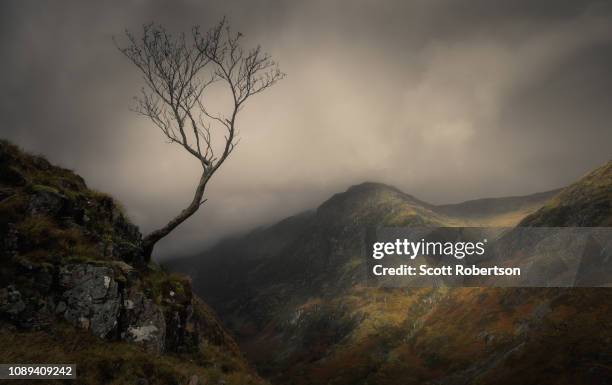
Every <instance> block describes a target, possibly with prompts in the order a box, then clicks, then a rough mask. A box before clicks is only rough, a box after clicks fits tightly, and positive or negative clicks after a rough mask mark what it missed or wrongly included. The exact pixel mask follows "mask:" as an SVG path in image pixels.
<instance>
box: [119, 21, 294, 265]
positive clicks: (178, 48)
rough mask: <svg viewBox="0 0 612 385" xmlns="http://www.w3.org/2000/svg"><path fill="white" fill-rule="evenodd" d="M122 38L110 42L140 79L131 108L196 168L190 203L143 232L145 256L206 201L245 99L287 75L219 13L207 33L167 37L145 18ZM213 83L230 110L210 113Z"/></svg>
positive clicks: (234, 134)
mask: <svg viewBox="0 0 612 385" xmlns="http://www.w3.org/2000/svg"><path fill="white" fill-rule="evenodd" d="M126 37H127V42H126V43H125V44H124V45H121V44H120V43H117V42H116V45H117V47H118V49H119V50H120V51H121V52H122V53H123V54H124V55H125V56H126V57H127V58H128V59H130V61H131V62H132V63H133V64H134V65H136V67H137V68H138V69H139V70H140V72H141V73H142V75H143V78H144V81H145V87H143V88H142V92H141V95H140V96H139V97H136V98H135V99H136V102H137V103H136V108H135V111H136V112H138V113H140V114H142V115H144V116H146V117H148V118H149V119H150V120H151V121H152V122H153V123H154V124H155V125H156V126H157V127H158V128H159V129H161V131H162V133H163V134H164V135H165V137H166V139H167V140H168V141H169V142H170V143H176V144H178V145H180V146H181V147H182V148H183V149H184V150H185V151H187V152H188V153H189V154H191V155H193V156H194V157H195V158H196V159H197V160H198V161H199V163H200V164H201V166H202V174H201V176H200V180H199V182H198V185H197V187H196V189H195V193H194V196H193V199H192V200H191V202H190V203H189V205H188V206H187V207H186V208H185V209H184V210H182V211H181V212H180V213H179V214H178V215H177V216H176V217H174V218H173V219H172V220H170V221H169V222H168V223H167V224H166V225H165V226H163V227H161V228H160V229H158V230H155V231H153V232H151V233H150V234H148V235H147V236H145V237H144V239H143V246H144V251H145V257H146V259H147V261H148V260H149V259H150V257H151V253H152V252H153V248H154V246H155V244H156V243H157V242H158V241H159V240H160V239H162V238H163V237H165V236H166V235H168V234H169V233H170V232H171V231H172V230H174V229H175V228H176V227H177V226H178V225H180V224H181V223H183V222H184V221H185V220H186V219H187V218H189V217H190V216H192V215H193V214H194V213H195V212H196V211H197V210H198V208H199V207H200V206H201V205H202V204H203V203H204V202H205V201H206V200H205V199H204V192H205V190H206V185H207V183H208V182H209V181H210V179H211V177H212V176H213V175H214V173H215V172H216V171H217V170H218V169H219V167H221V165H222V164H223V162H224V161H225V160H226V159H227V158H228V156H229V155H230V154H231V153H232V151H233V150H234V149H235V147H236V145H237V144H238V131H237V129H236V118H237V116H238V113H239V111H240V110H241V109H242V107H243V105H244V102H245V101H246V100H247V99H248V98H249V97H251V96H252V95H255V94H257V93H259V92H261V91H263V90H265V89H267V88H268V87H270V86H272V85H274V84H275V83H276V82H277V81H278V80H280V79H282V78H283V77H284V76H285V75H284V74H283V73H282V72H281V71H280V70H279V69H278V66H277V65H276V63H275V62H274V61H273V60H272V59H271V58H270V56H269V55H268V54H266V53H263V52H262V51H261V48H260V47H259V46H258V47H256V48H254V49H251V50H244V49H243V48H242V46H241V44H240V43H241V38H242V34H241V33H239V32H238V33H234V32H232V30H231V29H230V27H229V25H228V24H227V22H226V20H225V19H223V20H221V21H220V22H219V23H218V24H217V25H216V26H215V27H213V28H211V29H210V30H209V31H207V32H206V33H202V32H201V31H200V28H199V27H198V26H196V27H194V28H193V29H192V31H191V34H190V35H186V34H184V33H182V34H179V35H177V36H173V35H171V34H170V33H169V32H167V31H166V29H165V28H164V27H163V26H161V25H156V24H147V25H145V26H144V27H143V34H142V36H141V37H136V36H134V35H133V34H132V33H130V32H129V31H126ZM215 83H218V84H220V85H222V86H223V87H224V88H225V89H226V90H229V95H231V97H230V103H229V105H228V111H229V112H227V111H226V112H225V113H223V112H212V111H210V110H209V108H207V106H206V105H205V103H204V96H205V91H206V90H207V89H209V86H211V85H213V84H215ZM215 152H217V154H215Z"/></svg>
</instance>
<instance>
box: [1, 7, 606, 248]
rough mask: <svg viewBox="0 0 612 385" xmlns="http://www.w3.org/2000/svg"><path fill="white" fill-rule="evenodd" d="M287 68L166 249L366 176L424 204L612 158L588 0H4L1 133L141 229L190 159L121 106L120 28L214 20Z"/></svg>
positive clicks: (177, 202)
mask: <svg viewBox="0 0 612 385" xmlns="http://www.w3.org/2000/svg"><path fill="white" fill-rule="evenodd" d="M224 15H226V16H228V17H229V18H230V20H231V23H232V25H233V27H234V28H235V29H236V30H239V31H240V32H242V33H243V34H244V35H245V36H246V38H247V40H246V41H245V43H246V44H247V45H248V44H258V43H259V44H261V45H262V47H263V48H264V49H265V50H266V51H267V52H269V53H271V54H272V55H273V57H274V58H275V59H277V61H278V62H279V63H280V66H281V68H282V70H283V71H284V72H286V73H287V78H286V79H285V80H283V81H282V82H281V83H279V84H278V85H277V86H275V87H273V88H272V89H270V90H268V91H266V92H265V93H264V94H261V95H258V96H256V97H254V98H253V99H251V100H250V101H249V103H248V105H247V106H246V107H245V109H244V111H243V112H242V115H241V116H240V120H239V127H240V129H241V136H242V141H241V143H240V146H239V147H238V148H237V150H236V152H235V153H234V154H233V155H232V158H231V159H230V160H229V161H228V162H227V163H226V164H225V165H224V166H223V168H222V169H221V170H220V172H219V173H218V174H217V175H216V176H215V178H214V179H213V181H212V182H211V183H210V185H209V189H208V192H207V196H208V202H207V203H206V204H205V205H204V206H203V208H202V209H201V210H200V211H199V212H198V213H196V215H195V216H194V217H192V218H191V219H190V220H189V221H188V222H187V223H185V224H183V225H182V226H181V227H179V228H178V229H177V230H176V231H175V232H174V233H173V234H172V235H171V236H169V237H168V239H166V240H164V241H162V243H160V245H159V247H158V249H157V256H158V257H161V258H167V257H171V256H173V255H178V254H183V253H186V252H190V251H192V250H195V249H197V248H201V247H203V246H204V245H206V244H210V243H211V242H214V241H215V240H217V239H218V238H219V237H221V236H223V235H226V234H228V233H232V232H235V231H243V230H245V229H248V228H251V227H253V226H256V225H260V224H265V223H270V222H272V221H274V220H276V219H280V218H282V217H285V216H288V215H291V214H294V213H296V212H299V211H302V210H304V209H307V208H313V207H316V206H317V205H318V204H320V203H321V202H322V201H323V200H325V199H326V198H328V197H329V196H330V195H331V194H332V193H335V192H338V191H343V190H345V189H346V188H347V187H348V186H350V185H352V184H356V183H360V182H363V181H366V180H370V181H379V182H384V183H388V184H392V185H395V186H397V187H399V188H400V189H402V190H404V191H405V192H407V193H410V194H412V195H415V196H417V197H418V198H420V199H423V200H426V201H430V202H433V203H450V202H458V201H462V200H467V199H474V198H480V197H489V196H507V195H519V194H527V193H532V192H537V191H543V190H548V189H552V188H556V187H560V186H563V185H567V184H568V183H571V182H572V181H574V180H576V179H577V178H578V177H580V176H581V175H582V174H584V173H585V172H587V171H589V170H591V169H593V168H595V167H597V166H599V165H600V164H602V163H603V162H605V161H606V160H608V159H610V158H611V151H610V149H611V143H612V127H611V125H610V122H611V121H612V76H610V69H611V68H612V34H611V33H610V31H611V30H612V7H611V6H610V4H606V3H605V2H578V1H559V0H551V1H506V0H500V1H491V0H479V1H456V0H455V1H453V0H421V1H400V0H398V1H384V2H382V1H374V0H369V1H329V0H320V1H286V2H281V1H273V0H268V1H252V0H250V1H246V0H245V1H228V0H226V1H218V2H212V1H199V0H198V1H196V0H191V1H146V0H132V1H116V2H112V1H105V2H93V1H82V0H81V1H40V0H36V1H24V0H15V1H2V2H1V3H0V58H1V63H2V64H1V68H2V71H0V87H1V90H2V91H1V94H0V119H1V123H0V127H1V133H2V134H1V136H2V137H6V138H8V139H10V140H12V141H14V142H16V143H17V144H19V145H20V146H22V147H23V148H25V149H27V150H29V151H33V152H36V153H42V154H44V155H46V156H47V157H48V158H49V159H50V160H51V161H52V162H54V163H57V164H60V165H61V166H64V167H67V168H71V169H74V170H75V171H77V172H78V173H79V174H81V175H82V176H83V177H85V179H86V180H87V182H88V184H89V185H90V186H91V187H93V188H96V189H98V190H103V191H105V192H108V193H111V194H112V195H114V196H115V197H117V198H118V199H119V200H120V201H122V202H123V203H124V205H125V207H126V208H127V210H128V213H129V215H130V217H131V218H132V219H133V221H134V222H136V223H137V224H138V225H140V226H141V228H142V229H143V230H144V231H148V230H151V229H153V228H155V227H157V226H160V225H162V224H164V223H165V221H166V220H168V219H169V218H170V217H172V216H173V215H175V214H177V213H178V211H179V210H180V209H182V208H183V207H184V206H185V205H186V204H187V203H188V201H189V200H190V199H191V196H192V193H193V189H194V186H195V183H196V182H197V179H198V173H199V169H198V167H199V166H198V164H197V162H196V161H195V160H194V159H193V158H190V157H189V156H188V155H186V154H185V153H184V152H183V151H182V150H181V149H180V148H178V147H177V146H176V145H170V144H167V143H165V142H164V140H163V138H162V136H161V133H160V132H159V131H158V130H157V129H155V128H154V127H153V126H152V125H151V124H150V123H149V122H148V121H147V120H145V119H144V118H141V117H139V116H137V115H135V114H134V113H132V112H130V110H129V107H130V106H131V105H132V97H133V96H134V95H136V94H137V93H138V92H139V89H140V87H141V86H142V81H141V78H140V75H139V74H138V72H137V71H136V69H135V68H134V67H133V66H132V65H131V64H130V63H129V62H128V61H127V60H126V59H125V58H124V57H123V56H121V54H120V53H118V52H117V50H116V48H115V47H114V45H113V43H112V36H118V35H121V33H122V31H123V30H124V29H125V28H129V29H132V30H134V31H138V29H139V28H140V27H141V25H142V24H143V23H147V22H151V21H155V22H159V23H162V24H164V25H166V26H168V28H169V29H171V30H173V31H181V30H185V31H188V30H189V29H190V27H191V26H192V25H194V24H200V25H202V27H203V28H207V27H208V26H210V25H211V24H212V23H214V22H215V21H217V20H218V19H219V18H221V17H222V16H224Z"/></svg>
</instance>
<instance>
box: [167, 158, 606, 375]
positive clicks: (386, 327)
mask: <svg viewBox="0 0 612 385" xmlns="http://www.w3.org/2000/svg"><path fill="white" fill-rule="evenodd" d="M602 169H603V170H608V169H609V167H608V166H604V167H603V168H602ZM602 169H598V170H596V171H595V172H593V173H592V174H589V176H587V177H586V178H585V179H583V180H581V181H579V182H577V184H574V185H572V186H570V187H568V188H566V189H563V190H562V191H560V192H559V191H551V192H547V193H540V194H534V195H529V196H526V197H510V198H497V199H483V200H477V201H469V202H465V203H462V204H454V205H442V206H436V205H431V204H428V203H426V202H422V201H420V200H418V199H416V198H414V197H412V196H410V195H408V194H405V193H403V192H401V191H399V190H397V189H395V188H393V187H390V186H385V185H380V184H373V183H366V184H362V185H358V186H354V187H351V188H350V189H348V190H347V191H346V192H344V193H340V194H336V195H335V196H333V197H332V198H330V199H329V200H328V201H326V202H325V203H323V204H322V205H321V206H319V208H318V209H317V210H316V211H313V212H307V213H304V214H301V215H299V216H296V217H292V218H288V219H286V220H284V221H281V222H279V223H278V224H276V225H274V226H271V227H269V228H265V229H259V230H257V231H254V232H253V233H251V234H249V235H247V236H245V237H239V238H235V239H231V240H227V241H225V242H222V243H221V244H219V245H218V246H217V247H214V248H212V249H211V250H209V251H207V252H206V253H205V254H204V255H200V256H197V257H194V258H191V259H186V260H183V261H177V262H175V264H174V265H173V267H174V268H176V269H181V268H183V269H186V268H188V269H189V270H190V271H192V272H193V271H196V273H195V274H194V275H193V279H194V285H195V290H196V291H197V292H198V293H201V294H202V295H203V296H204V298H206V300H207V301H209V303H211V305H212V306H213V307H214V308H215V309H216V310H217V311H218V312H219V314H220V316H221V318H222V320H223V321H224V322H225V324H226V325H228V326H229V328H230V329H232V330H233V331H234V332H235V333H236V334H237V336H238V339H239V343H240V344H241V346H242V347H243V348H244V349H245V351H246V353H247V356H248V357H249V358H251V360H253V362H255V364H256V365H257V367H258V369H259V371H260V373H261V374H263V375H264V376H267V377H269V378H270V379H271V380H272V382H273V383H278V384H285V383H290V384H313V385H314V384H328V383H329V384H347V385H348V384H369V385H372V384H403V385H405V384H422V383H431V384H515V383H516V373H521V383H524V384H599V383H601V384H603V383H609V382H610V381H612V366H610V362H612V323H611V321H610V320H611V319H612V317H611V316H612V297H611V296H610V295H609V293H608V291H607V289H588V288H582V289H581V288H575V289H560V288H549V289H544V288H542V289H538V288H522V289H518V288H517V289H510V288H509V289H500V288H455V289H450V288H429V289H390V288H378V287H371V286H369V285H368V284H367V282H366V277H365V268H364V262H365V261H364V259H363V257H362V255H363V248H364V247H365V246H364V243H363V228H364V227H365V226H368V225H386V226H409V225H442V226H490V225H495V224H496V225H504V226H513V225H516V224H517V223H519V222H520V221H521V220H523V218H524V217H525V216H527V218H526V219H524V220H523V222H521V223H523V224H526V223H532V224H534V223H535V222H525V221H528V220H529V221H535V219H530V218H542V217H546V218H550V216H546V215H548V214H546V215H543V213H548V212H551V210H553V209H554V208H561V210H567V209H564V208H565V207H576V208H580V209H581V210H582V209H583V208H592V207H597V210H595V209H588V210H585V211H583V212H581V214H580V215H579V217H580V218H581V219H580V222H578V223H580V224H581V225H583V226H585V225H589V224H590V225H592V226H595V225H602V224H605V223H608V222H606V220H607V219H606V218H609V217H610V214H611V211H610V195H609V193H610V191H612V183H611V180H610V178H609V174H608V172H607V171H606V172H602V171H601V170H602ZM606 194H608V195H606ZM578 196H579V197H580V199H577V198H576V197H578ZM547 201H548V203H547ZM576 205H577V206H576ZM566 212H567V211H566ZM546 218H544V219H541V220H540V222H539V225H541V226H554V225H559V226H562V225H564V223H568V224H570V223H576V222H571V221H570V222H558V221H551V222H547V219H546ZM601 218H604V219H601ZM266 245H273V246H270V247H266ZM542 352H546V354H542Z"/></svg>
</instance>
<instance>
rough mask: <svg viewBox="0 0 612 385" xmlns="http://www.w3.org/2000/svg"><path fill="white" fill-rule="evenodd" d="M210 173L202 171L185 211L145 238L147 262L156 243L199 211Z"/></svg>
mask: <svg viewBox="0 0 612 385" xmlns="http://www.w3.org/2000/svg"><path fill="white" fill-rule="evenodd" d="M210 175H211V173H209V172H208V171H207V170H204V171H203V172H202V176H201V177H200V182H199V183H198V187H197V188H196V192H195V194H194V196H193V200H192V201H191V203H190V204H189V206H187V207H186V208H185V209H184V210H183V211H181V213H180V214H179V215H177V216H176V217H174V218H173V219H172V220H171V221H170V222H168V223H167V224H166V225H165V226H164V227H162V228H160V229H158V230H155V231H153V232H151V233H149V234H148V235H147V236H146V237H144V238H143V240H142V247H143V252H144V258H145V261H146V262H149V261H150V260H151V254H152V253H153V248H154V247H155V244H156V243H157V242H158V241H159V240H160V239H162V238H163V237H165V236H166V235H168V234H169V233H170V232H171V231H172V230H174V229H175V228H176V227H177V226H178V225H180V224H181V223H183V222H184V221H185V220H186V219H187V218H189V217H190V216H192V215H193V214H194V213H195V212H196V211H198V209H199V208H200V206H201V205H202V203H204V201H203V200H202V197H203V196H204V189H205V188H206V183H207V182H208V179H209V178H210Z"/></svg>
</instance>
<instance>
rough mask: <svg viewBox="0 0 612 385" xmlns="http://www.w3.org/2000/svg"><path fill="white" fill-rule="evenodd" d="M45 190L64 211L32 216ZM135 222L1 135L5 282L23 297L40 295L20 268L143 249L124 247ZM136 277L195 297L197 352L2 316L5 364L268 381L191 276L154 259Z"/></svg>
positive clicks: (179, 380) (96, 380) (159, 380)
mask: <svg viewBox="0 0 612 385" xmlns="http://www.w3.org/2000/svg"><path fill="white" fill-rule="evenodd" d="M41 193H45V194H50V195H52V196H53V197H61V200H62V201H63V202H64V204H63V207H62V209H61V212H60V213H58V214H57V215H50V214H49V213H32V208H31V201H32V197H34V196H37V195H40V194H41ZM66 216H72V217H79V218H84V219H83V224H81V225H75V224H74V223H73V218H69V219H68V220H67V219H66ZM118 218H119V219H118ZM130 226H132V225H129V222H128V221H127V219H126V218H125V215H124V214H123V211H122V210H121V207H120V206H119V205H118V204H117V202H115V201H114V200H113V199H112V198H111V197H110V196H108V195H106V194H103V193H100V192H97V191H94V190H91V189H89V188H87V186H86V184H85V182H84V181H83V179H82V178H81V177H79V176H78V175H76V174H75V173H73V172H72V171H70V170H66V169H63V168H60V167H56V166H53V165H51V164H50V163H49V162H48V161H47V160H46V159H44V158H42V157H38V156H31V155H29V154H26V153H24V152H22V151H20V150H19V149H18V148H17V147H16V146H14V145H12V144H10V143H8V142H6V141H0V235H2V244H3V245H4V248H3V249H2V251H1V252H0V288H3V287H4V286H5V285H6V284H7V283H13V284H17V285H18V287H19V289H20V290H21V292H22V295H28V294H32V295H39V293H38V292H37V290H36V285H37V282H36V280H34V281H32V279H31V277H29V276H26V275H24V276H21V274H20V273H19V272H20V271H22V270H21V269H23V268H26V269H32V267H34V269H40V270H41V271H53V270H55V269H57V266H60V265H63V264H66V263H93V264H96V265H107V266H113V267H117V266H121V264H123V266H125V263H124V261H121V260H120V259H119V256H118V255H116V253H113V252H112V250H113V248H114V249H115V250H116V249H117V247H119V246H120V247H123V248H128V249H129V247H136V246H137V245H132V244H127V242H128V241H131V242H133V241H134V239H133V238H130V237H128V236H127V235H126V234H123V233H122V231H121V229H128V230H126V231H130V230H129V229H135V228H134V227H133V226H132V227H130ZM136 231H137V230H136ZM14 233H16V234H17V236H16V240H15V242H16V243H18V246H16V247H17V250H15V251H13V252H8V249H9V247H8V246H9V245H8V244H7V243H6V242H8V240H9V238H11V234H14ZM11 247H13V246H11ZM128 262H130V261H128ZM137 274H138V281H137V282H138V284H139V285H141V287H140V289H141V290H143V292H145V293H148V295H149V296H151V297H152V298H153V299H154V301H155V302H156V303H157V304H158V305H162V308H164V301H165V297H164V295H167V293H168V292H169V291H170V290H172V291H173V292H175V293H176V294H175V297H174V298H175V299H177V301H178V299H179V298H182V299H184V302H185V303H186V304H192V306H193V307H194V309H193V311H194V313H195V318H197V319H198V320H199V321H198V322H199V324H198V325H199V326H198V327H202V328H204V330H202V331H201V332H202V333H201V334H200V336H201V337H202V338H201V340H200V341H199V346H198V347H196V349H192V348H188V349H184V350H185V353H172V354H163V355H155V354H151V353H149V352H146V351H144V350H143V349H142V348H141V347H139V346H136V345H132V344H128V343H125V342H111V341H108V340H102V339H100V338H97V337H94V336H92V335H90V334H89V333H88V332H85V331H82V330H78V329H76V328H74V327H72V326H70V325H68V324H67V323H66V322H65V321H62V320H60V318H57V319H55V320H54V321H53V322H51V323H50V324H44V325H41V326H40V327H35V328H34V329H19V328H17V327H15V326H14V325H12V324H11V322H10V321H7V320H6V319H3V318H0V327H1V328H0V362H4V363H76V364H77V371H78V376H79V379H78V381H76V383H77V384H92V385H93V384H134V383H136V381H137V379H146V380H147V381H148V384H151V385H153V384H160V385H161V384H164V385H166V384H186V383H187V381H188V380H189V378H190V377H191V376H192V375H198V376H199V378H200V380H201V381H208V382H207V383H216V382H217V380H220V379H223V381H225V382H226V383H227V384H262V383H265V382H264V381H262V380H261V379H260V378H259V377H257V375H256V374H255V373H254V371H253V370H252V369H251V368H250V366H249V365H248V364H247V363H246V361H245V360H244V359H243V358H242V354H241V352H240V351H239V348H238V346H237V344H236V343H235V342H234V340H233V338H232V337H231V336H230V335H229V334H228V333H227V332H226V331H225V329H224V327H223V326H222V325H221V323H220V321H219V320H218V318H217V316H216V315H215V313H214V312H213V311H212V310H211V309H210V308H209V307H208V306H207V305H206V304H205V303H203V302H202V301H201V300H199V299H197V298H196V297H192V294H191V282H190V280H189V279H188V278H187V277H185V276H181V275H178V274H174V273H173V274H169V273H166V272H164V271H163V270H161V269H159V268H158V267H157V266H155V265H154V264H151V265H149V267H148V268H146V269H143V270H141V271H138V273H137ZM125 279H132V278H127V276H126V277H125ZM28 287H31V290H28ZM192 301H193V302H192ZM174 303H176V301H175V302H174ZM168 306H176V305H168ZM164 309H165V308H164ZM165 310H172V309H170V308H168V309H165ZM39 383H41V384H42V383H44V381H41V382H39ZM71 383H72V382H71Z"/></svg>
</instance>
